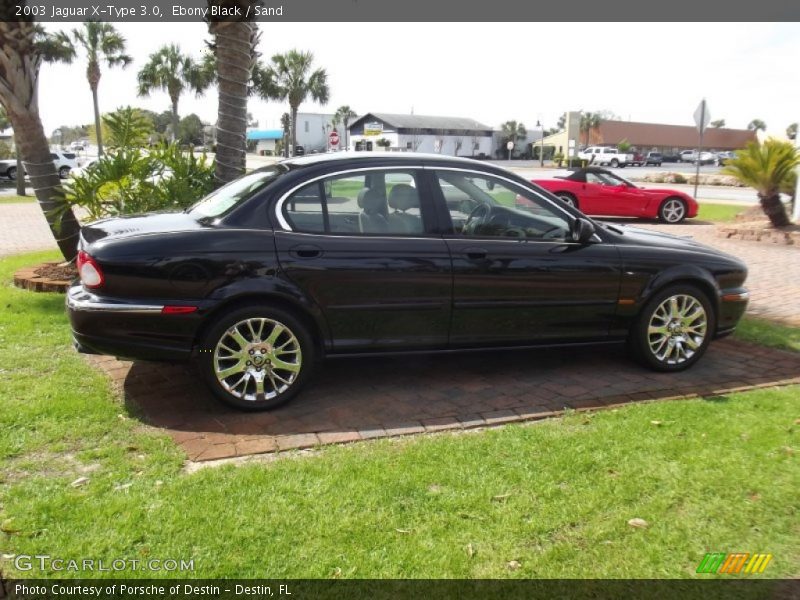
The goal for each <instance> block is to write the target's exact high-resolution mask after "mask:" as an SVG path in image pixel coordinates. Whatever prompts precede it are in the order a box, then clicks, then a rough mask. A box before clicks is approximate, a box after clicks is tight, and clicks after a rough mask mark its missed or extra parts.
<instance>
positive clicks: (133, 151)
mask: <svg viewBox="0 0 800 600" xmlns="http://www.w3.org/2000/svg"><path fill="white" fill-rule="evenodd" d="M64 187H65V191H66V200H67V204H68V205H69V206H80V207H82V208H84V209H85V210H86V211H87V213H88V216H89V218H90V219H92V220H94V219H101V218H103V217H109V216H116V215H121V214H134V213H143V212H152V211H159V210H174V209H183V208H186V207H187V206H190V205H191V204H193V203H194V202H196V201H197V200H199V199H200V198H202V197H203V196H205V195H206V194H208V193H209V192H211V190H213V189H214V166H213V163H212V162H211V161H209V160H207V158H206V156H205V155H201V156H200V157H199V158H198V157H196V156H195V155H194V154H193V153H191V152H188V153H187V152H183V151H182V150H181V149H180V148H179V147H178V146H177V145H176V144H164V145H161V146H158V147H157V148H156V149H155V150H153V151H152V152H150V153H149V154H147V153H146V152H145V151H144V150H142V149H140V148H122V149H119V150H117V151H116V152H114V153H109V154H106V155H104V156H103V157H102V158H101V159H100V160H99V161H98V162H97V163H95V164H94V165H92V166H91V167H89V168H88V169H87V170H86V171H85V172H84V173H83V174H81V175H79V176H77V177H73V178H72V179H71V180H70V181H69V182H67V183H66V184H65V186H64Z"/></svg>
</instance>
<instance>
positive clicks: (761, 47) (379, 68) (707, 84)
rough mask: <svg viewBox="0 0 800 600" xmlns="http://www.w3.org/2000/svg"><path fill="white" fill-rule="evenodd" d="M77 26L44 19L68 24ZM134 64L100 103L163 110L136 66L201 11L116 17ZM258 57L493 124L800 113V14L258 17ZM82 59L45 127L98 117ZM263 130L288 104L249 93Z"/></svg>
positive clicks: (332, 103)
mask: <svg viewBox="0 0 800 600" xmlns="http://www.w3.org/2000/svg"><path fill="white" fill-rule="evenodd" d="M76 25H78V24H75V23H70V24H48V25H47V28H48V29H50V30H55V29H65V30H70V29H71V28H72V27H75V26H76ZM115 26H116V27H117V29H118V30H119V31H120V32H121V33H122V35H123V36H124V37H125V38H126V40H127V44H128V53H129V54H131V56H133V58H134V61H133V63H132V64H131V65H130V66H129V67H128V68H126V69H124V70H123V69H119V68H115V69H108V68H106V67H104V68H103V75H102V79H101V81H100V91H99V97H100V109H101V112H109V111H112V110H115V109H116V108H118V107H121V106H125V105H129V104H130V105H133V106H140V107H142V108H147V109H150V110H154V111H157V112H161V111H163V110H167V109H168V108H169V99H168V97H167V95H166V94H165V93H162V92H156V93H154V94H153V95H152V96H151V97H149V98H139V97H137V95H136V73H137V72H138V70H139V69H141V67H142V66H143V65H144V63H145V62H146V61H147V59H148V57H149V55H150V54H151V53H153V52H155V51H156V50H157V49H158V48H159V47H160V46H162V45H164V44H167V43H172V42H175V43H177V44H179V45H180V46H181V49H182V50H183V51H184V52H186V53H189V54H191V55H193V56H195V57H198V58H199V57H200V55H201V53H202V52H203V51H204V48H205V44H204V41H205V40H206V39H208V32H207V28H206V25H205V24H203V23H116V24H115ZM260 27H261V40H260V43H259V47H258V50H259V52H260V53H261V56H262V59H263V60H269V58H270V57H271V56H272V55H274V54H276V53H280V52H285V51H287V50H290V49H292V48H297V49H300V50H310V51H311V52H313V53H314V56H315V64H316V65H317V66H319V67H324V68H325V69H326V70H327V72H328V79H329V86H330V89H331V96H330V100H329V102H328V104H327V105H326V106H324V107H323V106H320V105H318V104H315V103H312V102H307V103H305V104H303V105H302V106H301V109H300V110H301V112H330V113H332V112H334V111H335V110H336V108H337V107H339V106H341V105H343V104H348V105H350V107H351V108H352V109H353V110H355V111H356V112H357V113H359V114H364V113H365V112H386V113H409V112H411V111H413V112H414V113H415V114H419V115H437V116H455V117H468V118H472V119H475V120H477V121H480V122H482V123H484V124H486V125H489V126H492V127H495V128H499V126H500V124H501V123H503V122H505V121H508V120H516V121H521V122H523V123H524V124H525V125H526V126H527V127H528V128H529V129H535V125H536V122H537V121H539V122H541V123H542V124H543V125H544V127H545V128H550V127H553V126H555V123H556V121H557V119H558V117H559V115H561V114H562V113H563V112H565V111H567V110H586V111H599V110H609V111H612V112H613V113H615V114H616V115H618V116H619V117H620V118H621V119H623V120H631V121H644V122H654V123H669V124H676V125H692V124H693V123H694V121H693V117H692V115H693V113H694V111H695V109H696V108H697V106H698V104H699V102H700V100H701V99H702V98H703V97H705V98H706V100H707V105H708V107H709V111H710V114H711V119H712V120H715V119H725V122H726V126H727V127H732V128H745V127H746V126H747V124H748V123H749V122H750V121H751V120H752V119H755V118H758V119H761V120H763V121H764V122H766V124H767V127H768V129H767V133H769V134H774V135H783V133H784V131H785V129H786V127H787V125H789V124H790V123H792V122H796V121H800V77H798V75H797V71H796V65H797V64H798V63H800V24H798V23H780V24H778V23H773V24H770V23H703V24H686V23H622V24H613V23H585V24H584V23H562V24H559V23H444V24H442V23H279V24H276V23H275V22H264V23H261V24H260ZM85 72H86V64H85V57H83V56H81V55H79V58H78V59H77V60H76V62H75V63H73V64H72V65H69V66H64V65H44V66H43V67H42V72H41V77H40V91H39V97H40V113H41V116H42V120H43V122H44V126H45V131H46V132H47V134H48V135H49V134H50V133H51V132H52V131H53V130H54V129H56V128H57V127H59V126H61V125H77V124H81V123H90V122H92V121H93V113H92V97H91V92H90V90H89V86H88V83H87V82H86V75H85ZM248 110H249V112H251V113H252V114H253V116H254V118H255V119H257V120H258V122H259V127H260V128H270V129H271V128H278V127H279V119H280V115H281V114H282V113H283V112H286V111H287V110H288V106H285V105H282V104H280V103H277V102H264V101H262V100H258V99H251V100H250V103H249V105H248ZM216 111H217V101H216V92H215V90H213V89H212V90H211V91H210V92H207V93H206V95H205V96H202V97H200V98H197V97H195V96H194V94H191V93H187V94H185V95H184V96H182V98H181V101H180V105H179V112H180V114H181V116H185V115H187V114H189V113H192V112H194V113H196V114H197V115H199V116H200V118H201V119H203V120H204V121H206V122H209V123H214V122H215V121H216Z"/></svg>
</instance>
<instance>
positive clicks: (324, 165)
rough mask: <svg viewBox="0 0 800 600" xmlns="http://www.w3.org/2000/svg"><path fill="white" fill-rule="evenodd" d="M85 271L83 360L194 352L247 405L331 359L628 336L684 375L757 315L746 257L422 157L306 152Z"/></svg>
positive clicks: (75, 323)
mask: <svg viewBox="0 0 800 600" xmlns="http://www.w3.org/2000/svg"><path fill="white" fill-rule="evenodd" d="M515 199H516V203H517V206H514V202H515ZM77 264H78V271H79V274H80V281H79V282H78V283H76V284H74V285H73V286H72V287H71V288H70V290H69V291H68V294H67V310H68V313H69V319H70V323H71V327H72V332H73V336H74V340H75V345H76V347H77V348H78V350H80V351H82V352H88V353H100V354H110V355H114V356H120V357H127V358H134V359H136V358H138V359H154V360H181V359H189V358H193V359H195V360H196V361H197V362H198V364H199V369H200V372H201V373H202V377H203V379H204V380H205V382H206V383H207V384H208V386H209V388H210V389H211V391H212V392H213V393H214V394H215V395H216V396H217V397H218V398H219V399H221V400H222V401H224V402H227V403H228V404H231V405H233V406H236V407H239V408H243V409H250V410H256V409H268V408H272V407H275V406H277V405H279V404H281V403H283V402H285V401H287V400H289V399H290V398H292V397H293V396H295V395H296V394H297V393H298V392H299V391H300V390H301V389H302V387H303V386H304V385H305V384H306V383H307V382H308V381H309V379H310V378H311V376H312V372H313V370H314V367H315V365H316V364H317V362H318V359H320V358H323V357H327V356H340V357H345V356H350V357H359V356H364V355H367V354H375V353H377V354H386V353H404V352H426V353H431V352H451V351H455V350H467V349H475V348H482V349H489V348H513V347H531V346H553V345H563V344H573V343H575V344H582V343H586V342H592V343H594V342H601V343H621V342H626V341H627V342H628V343H629V344H630V347H631V349H632V350H633V352H634V354H635V356H636V357H638V359H639V360H640V361H641V362H642V363H643V364H645V365H647V366H649V367H650V368H653V369H655V370H658V371H665V372H673V371H680V370H683V369H686V368H688V367H690V366H691V365H693V364H694V363H696V362H697V360H698V359H699V358H700V357H701V356H702V355H703V353H704V352H705V351H706V349H707V348H708V345H709V343H710V341H711V339H712V338H714V337H719V336H723V335H727V334H729V333H731V332H732V331H733V330H734V328H735V327H736V324H737V322H738V320H739V318H740V317H741V316H742V314H743V312H744V310H745V307H746V304H747V291H746V289H745V288H744V287H743V286H744V281H745V278H746V275H747V269H746V267H745V265H744V264H743V263H742V262H741V261H740V260H739V259H737V258H734V257H732V256H729V255H727V254H724V253H722V252H720V251H718V250H715V249H712V248H709V247H707V246H703V245H702V244H699V243H697V242H695V241H693V240H690V239H686V238H679V237H675V236H671V235H668V234H664V233H659V232H654V231H646V230H640V229H636V228H629V227H617V226H615V225H614V226H612V225H606V224H602V223H595V222H594V221H592V220H591V219H589V218H588V217H586V216H584V215H583V213H581V212H580V211H578V210H577V209H576V208H574V207H572V206H568V205H566V204H564V203H563V202H561V201H560V200H559V199H558V198H557V197H556V196H553V195H552V194H550V193H549V192H547V191H546V190H544V189H543V188H542V187H539V186H537V185H534V184H532V183H530V182H527V181H525V179H523V178H521V177H519V176H517V175H515V174H514V173H512V172H510V171H507V170H505V169H502V168H500V167H497V166H495V165H492V164H489V163H486V162H478V161H472V160H469V159H458V158H453V157H443V156H441V155H423V154H415V153H391V154H388V153H380V155H379V156H376V155H374V154H372V153H364V154H362V155H360V156H356V157H354V156H353V155H349V154H346V153H341V154H319V155H315V156H307V157H303V158H292V159H288V160H285V161H283V162H280V163H277V164H275V165H272V166H270V167H265V168H262V169H259V170H256V171H252V172H250V173H248V174H246V175H244V176H242V177H241V178H239V179H237V180H235V181H233V182H231V183H229V184H227V185H226V186H224V187H222V188H219V189H217V190H216V191H214V192H212V193H211V194H210V195H208V196H207V197H206V198H204V199H203V200H201V201H200V202H198V203H197V204H195V205H194V206H193V207H191V208H189V209H188V210H186V211H184V212H174V213H162V214H150V215H139V216H128V217H120V218H110V219H104V220H101V221H96V222H94V223H91V224H88V225H85V226H84V227H83V228H82V230H81V236H80V242H79V255H78V263H77ZM356 360H357V358H356ZM532 368H535V367H532Z"/></svg>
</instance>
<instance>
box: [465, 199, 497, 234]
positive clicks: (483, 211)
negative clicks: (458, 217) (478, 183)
mask: <svg viewBox="0 0 800 600" xmlns="http://www.w3.org/2000/svg"><path fill="white" fill-rule="evenodd" d="M491 210H492V209H491V208H490V207H489V206H487V205H485V204H479V205H478V206H476V207H475V208H474V209H472V212H471V213H469V216H468V217H467V220H466V221H465V222H464V227H463V228H462V230H461V231H462V232H463V233H467V234H470V233H475V229H476V228H477V227H478V225H482V224H483V223H484V222H485V221H486V219H487V218H488V217H489V213H490V212H491Z"/></svg>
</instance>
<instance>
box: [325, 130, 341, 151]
mask: <svg viewBox="0 0 800 600" xmlns="http://www.w3.org/2000/svg"><path fill="white" fill-rule="evenodd" d="M328 143H329V144H330V145H331V146H334V147H335V146H338V145H339V133H338V132H337V131H336V130H335V129H334V130H333V131H331V133H330V135H328Z"/></svg>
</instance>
